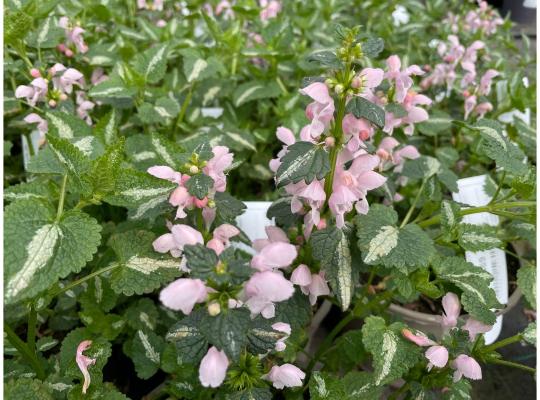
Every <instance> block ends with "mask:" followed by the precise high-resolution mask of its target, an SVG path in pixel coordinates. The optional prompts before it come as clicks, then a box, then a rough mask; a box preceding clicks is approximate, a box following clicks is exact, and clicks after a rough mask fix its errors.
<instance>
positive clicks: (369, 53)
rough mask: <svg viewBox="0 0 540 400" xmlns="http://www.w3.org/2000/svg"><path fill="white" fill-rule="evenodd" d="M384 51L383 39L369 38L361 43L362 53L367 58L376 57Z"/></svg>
mask: <svg viewBox="0 0 540 400" xmlns="http://www.w3.org/2000/svg"><path fill="white" fill-rule="evenodd" d="M383 50H384V39H382V38H380V37H377V38H374V37H371V38H369V39H368V40H366V41H365V42H364V43H362V53H363V54H364V55H365V56H366V57H369V58H375V57H377V56H378V55H379V54H380V53H381V52H382V51H383Z"/></svg>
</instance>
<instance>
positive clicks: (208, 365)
mask: <svg viewBox="0 0 540 400" xmlns="http://www.w3.org/2000/svg"><path fill="white" fill-rule="evenodd" d="M228 367H229V360H228V358H227V355H226V354H225V352H224V351H223V350H222V351H219V350H218V349H216V348H215V347H214V346H212V347H210V349H208V352H207V353H206V355H205V356H204V357H203V359H202V361H201V365H200V366H199V380H200V381H201V384H202V385H203V386H204V387H212V388H216V387H218V386H220V385H221V384H222V383H223V381H224V380H225V375H226V374H227V368H228Z"/></svg>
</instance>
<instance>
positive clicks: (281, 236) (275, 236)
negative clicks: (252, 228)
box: [264, 225, 289, 243]
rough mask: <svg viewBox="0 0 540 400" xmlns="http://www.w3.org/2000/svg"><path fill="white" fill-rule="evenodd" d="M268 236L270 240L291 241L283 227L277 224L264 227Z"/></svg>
mask: <svg viewBox="0 0 540 400" xmlns="http://www.w3.org/2000/svg"><path fill="white" fill-rule="evenodd" d="M264 230H265V232H266V236H268V240H269V241H270V242H284V243H289V238H288V236H287V234H286V233H285V232H284V231H283V229H281V228H278V227H277V226H271V225H269V226H267V227H265V228H264Z"/></svg>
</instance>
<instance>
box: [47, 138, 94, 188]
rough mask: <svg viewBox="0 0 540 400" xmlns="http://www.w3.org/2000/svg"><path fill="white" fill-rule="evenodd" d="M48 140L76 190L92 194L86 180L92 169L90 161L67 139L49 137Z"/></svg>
mask: <svg viewBox="0 0 540 400" xmlns="http://www.w3.org/2000/svg"><path fill="white" fill-rule="evenodd" d="M48 140H49V147H50V148H51V150H52V151H53V153H54V155H55V156H56V158H57V159H58V161H60V163H61V164H62V165H64V167H65V168H66V170H67V172H68V176H69V178H70V179H71V182H72V183H73V185H74V188H75V189H76V190H77V191H78V192H80V193H84V194H88V193H90V188H89V187H88V184H87V181H86V179H85V178H86V176H85V175H86V174H87V173H88V172H89V170H90V168H91V162H90V159H89V158H88V157H87V156H86V155H85V154H84V153H83V152H82V151H80V150H79V149H78V148H77V147H76V146H75V145H73V144H71V143H70V142H69V141H68V140H67V139H62V138H59V137H55V136H49V137H48Z"/></svg>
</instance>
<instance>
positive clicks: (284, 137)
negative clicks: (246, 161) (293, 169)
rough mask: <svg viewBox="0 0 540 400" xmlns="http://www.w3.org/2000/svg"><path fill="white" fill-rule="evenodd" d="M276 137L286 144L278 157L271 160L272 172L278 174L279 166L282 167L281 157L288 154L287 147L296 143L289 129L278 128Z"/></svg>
mask: <svg viewBox="0 0 540 400" xmlns="http://www.w3.org/2000/svg"><path fill="white" fill-rule="evenodd" d="M276 137H277V138H278V139H279V140H280V141H281V142H282V143H283V144H284V146H283V148H282V149H281V150H280V151H279V153H278V154H277V157H276V158H274V159H272V160H270V164H269V166H270V170H271V171H272V172H276V171H277V170H278V168H279V166H280V165H281V157H283V156H284V155H285V154H287V147H289V146H290V145H292V144H294V143H295V142H296V138H295V137H294V133H292V131H291V130H290V129H289V128H285V127H283V126H280V127H278V128H277V130H276Z"/></svg>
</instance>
